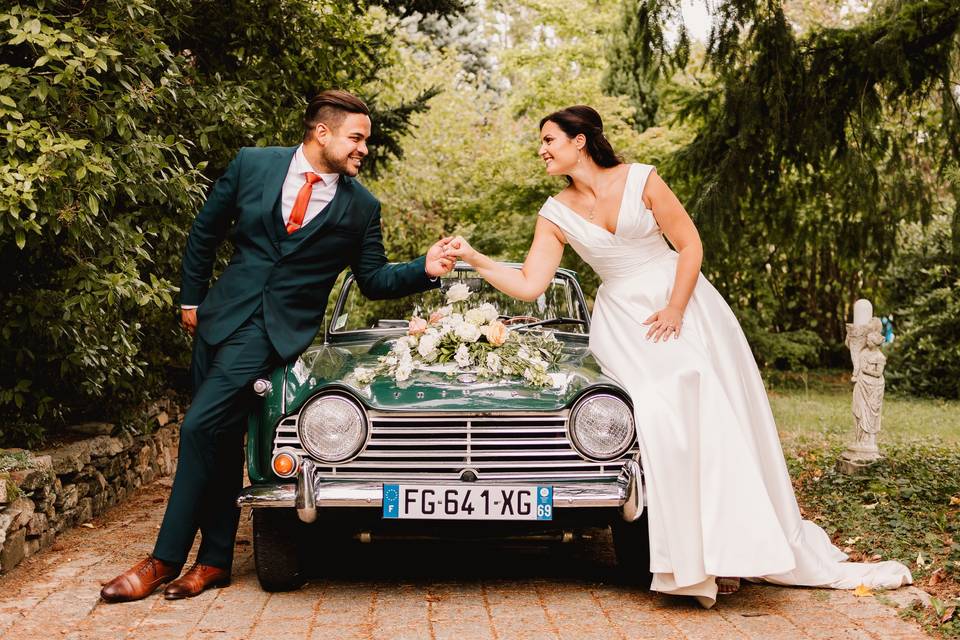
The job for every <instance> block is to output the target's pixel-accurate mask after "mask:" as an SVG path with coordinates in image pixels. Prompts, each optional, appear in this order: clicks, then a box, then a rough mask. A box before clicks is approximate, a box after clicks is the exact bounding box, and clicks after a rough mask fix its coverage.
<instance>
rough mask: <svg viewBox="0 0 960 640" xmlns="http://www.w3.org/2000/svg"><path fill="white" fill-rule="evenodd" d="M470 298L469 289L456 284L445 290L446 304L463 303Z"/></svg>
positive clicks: (461, 284)
mask: <svg viewBox="0 0 960 640" xmlns="http://www.w3.org/2000/svg"><path fill="white" fill-rule="evenodd" d="M469 297H470V287H468V286H467V285H465V284H463V283H462V282H458V283H457V284H455V285H453V286H452V287H450V288H449V289H447V304H453V303H455V302H463V301H464V300H466V299H467V298H469Z"/></svg>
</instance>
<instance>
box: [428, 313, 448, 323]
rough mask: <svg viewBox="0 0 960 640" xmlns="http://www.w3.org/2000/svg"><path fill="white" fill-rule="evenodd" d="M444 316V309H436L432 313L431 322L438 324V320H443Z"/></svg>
mask: <svg viewBox="0 0 960 640" xmlns="http://www.w3.org/2000/svg"><path fill="white" fill-rule="evenodd" d="M444 317H445V314H444V313H443V312H442V311H434V312H433V313H431V314H430V324H437V323H438V322H440V321H441V320H443V318H444Z"/></svg>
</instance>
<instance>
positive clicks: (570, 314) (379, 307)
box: [330, 267, 589, 336]
mask: <svg viewBox="0 0 960 640" xmlns="http://www.w3.org/2000/svg"><path fill="white" fill-rule="evenodd" d="M440 282H441V285H440V288H439V289H431V290H430V291H425V292H423V293H417V294H414V295H410V296H406V297H404V298H397V299H395V300H368V299H367V298H366V297H364V295H363V293H361V292H360V287H358V286H357V283H356V281H354V280H353V278H349V279H347V281H346V284H345V285H344V286H345V287H347V289H346V291H345V292H343V293H341V295H340V299H339V300H338V301H337V306H336V308H335V309H334V314H333V318H332V322H331V326H330V334H331V336H335V335H343V334H346V333H350V332H354V331H371V330H374V331H384V332H391V331H392V332H396V331H398V330H406V328H407V325H408V322H409V320H410V317H411V316H413V315H414V314H419V315H421V316H423V317H427V316H429V315H430V313H431V312H432V311H434V310H436V309H439V308H440V307H442V306H444V304H445V300H446V292H447V290H448V289H449V288H450V287H451V286H452V285H454V284H457V283H462V284H465V285H467V286H468V287H470V291H471V292H472V295H471V296H470V298H469V300H467V305H468V306H469V307H478V306H480V305H481V304H483V303H485V302H489V303H491V304H492V305H494V306H495V307H496V308H497V310H498V311H499V312H500V316H501V319H502V320H503V321H504V323H505V324H507V325H510V326H513V327H514V328H521V327H522V326H524V325H535V326H543V327H544V328H545V329H549V330H551V331H559V332H563V333H574V334H586V333H588V328H589V327H588V322H589V316H588V314H587V310H586V307H585V305H584V302H583V296H582V294H581V292H580V289H579V287H578V286H577V285H576V282H575V281H574V280H573V278H571V277H569V276H565V275H561V274H559V273H558V274H557V276H556V277H554V279H553V281H552V282H551V283H550V285H549V286H548V287H547V290H546V291H544V292H543V294H541V295H540V297H538V298H537V299H536V300H534V301H532V302H525V301H523V300H517V299H516V298H511V297H510V296H508V295H506V294H504V293H501V292H500V291H497V290H496V289H494V288H493V287H492V286H490V285H489V284H487V282H486V281H485V280H484V279H483V278H480V277H479V276H478V275H477V274H476V272H474V271H472V270H470V269H468V268H463V267H458V268H457V269H456V270H454V271H453V272H451V273H449V274H447V275H445V276H443V277H441V280H440Z"/></svg>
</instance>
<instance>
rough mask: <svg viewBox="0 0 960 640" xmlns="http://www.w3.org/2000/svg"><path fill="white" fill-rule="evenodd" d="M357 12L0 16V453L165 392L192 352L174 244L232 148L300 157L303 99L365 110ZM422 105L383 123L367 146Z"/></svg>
mask: <svg viewBox="0 0 960 640" xmlns="http://www.w3.org/2000/svg"><path fill="white" fill-rule="evenodd" d="M414 4H416V3H414ZM371 15H372V14H370V13H368V12H366V11H365V10H363V8H362V7H359V8H358V7H357V5H356V3H353V2H340V1H329V0H328V1H307V0H283V1H280V0H263V1H260V2H236V3H231V4H230V10H229V11H225V10H224V8H223V5H222V4H221V3H219V2H191V1H187V0H123V1H120V0H88V1H84V2H80V1H73V2H63V1H52V0H39V1H38V2H35V3H31V4H29V5H26V4H24V5H13V6H9V7H8V8H6V9H2V10H0V123H2V124H0V266H2V269H3V277H2V279H0V444H3V443H7V444H12V443H16V444H33V443H35V442H36V441H38V440H40V439H41V438H42V435H43V430H44V428H48V427H50V426H55V425H57V424H59V423H62V422H63V421H65V420H68V419H78V418H83V417H84V416H85V415H96V416H98V417H116V416H118V415H120V414H121V413H122V412H123V411H124V409H125V408H127V407H129V406H131V404H133V403H136V402H140V401H142V400H143V399H145V398H146V397H148V396H149V395H150V394H151V393H153V392H154V391H155V390H157V389H159V388H162V387H163V386H165V385H167V384H168V383H169V374H170V370H171V367H175V366H177V365H179V366H182V365H183V364H184V362H185V359H186V357H188V355H189V345H188V344H187V342H186V340H185V339H184V337H183V336H182V335H181V332H179V331H178V329H177V310H176V308H175V299H176V295H177V289H176V285H177V282H178V279H179V277H178V272H179V262H180V254H181V250H182V244H183V241H184V237H185V233H186V231H187V229H189V226H190V224H191V221H192V218H193V216H194V215H195V213H196V211H197V210H198V209H199V207H200V206H201V204H202V202H203V199H204V195H205V192H206V189H207V188H208V186H209V183H210V181H211V180H212V179H214V178H216V176H217V175H219V173H220V171H221V170H222V168H223V167H224V166H226V164H227V162H228V161H229V159H230V158H231V157H232V155H233V154H235V153H236V150H237V149H238V148H239V147H241V146H244V145H263V144H294V143H296V142H297V141H298V140H299V138H300V135H301V129H300V126H301V125H300V122H299V117H300V114H301V113H302V109H303V105H304V97H305V96H308V95H312V94H313V93H314V92H315V91H316V90H317V89H319V88H325V87H332V86H337V87H340V88H344V89H348V90H354V91H358V92H360V93H361V94H363V87H364V86H365V83H368V82H369V81H370V80H371V79H372V78H373V77H375V76H376V75H377V72H378V70H379V66H380V64H381V63H380V61H381V60H385V59H388V58H389V56H387V55H386V52H387V51H388V46H389V39H388V38H387V37H386V35H385V29H384V26H383V25H384V23H385V20H387V19H388V18H389V16H388V15H387V14H385V13H384V12H383V11H379V13H378V14H373V15H375V17H371ZM421 102H422V101H421ZM419 108H421V104H420V103H418V102H417V101H416V100H414V101H412V103H409V104H405V105H399V107H398V108H397V109H395V110H393V111H389V110H382V109H381V113H382V114H383V117H382V118H380V119H379V121H381V122H386V123H388V126H387V127H382V126H381V127H379V128H377V129H376V135H377V136H378V138H379V141H380V142H381V143H382V144H381V145H380V146H381V148H387V149H390V148H395V146H394V147H391V143H392V142H393V141H394V140H395V139H396V138H397V137H398V136H399V134H400V133H402V132H403V131H404V130H405V129H406V127H407V119H408V116H409V114H410V113H412V112H414V111H416V110H417V109H419ZM377 120H378V119H377V118H375V121H377ZM380 159H381V160H382V158H380Z"/></svg>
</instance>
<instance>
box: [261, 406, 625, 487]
mask: <svg viewBox="0 0 960 640" xmlns="http://www.w3.org/2000/svg"><path fill="white" fill-rule="evenodd" d="M568 413H569V412H567V411H562V412H558V413H548V414H544V413H539V414H533V413H526V414H498V415H492V416H491V415H470V414H444V415H430V414H395V413H378V412H371V413H370V414H369V417H370V439H369V441H368V443H367V447H366V449H364V451H363V452H362V453H361V454H360V455H359V456H357V457H356V458H355V459H353V460H352V461H350V462H347V463H344V464H340V465H336V466H331V465H321V464H320V463H318V466H317V476H318V477H320V478H327V479H331V480H332V479H340V480H348V479H349V480H375V481H376V480H393V481H401V480H415V481H456V480H459V479H460V473H461V472H462V471H463V470H465V469H472V470H473V471H475V472H476V474H477V477H478V479H479V480H481V481H484V480H503V481H512V480H535V481H546V480H600V479H610V480H615V479H616V477H617V474H618V473H619V472H620V469H621V467H622V466H623V462H624V460H627V459H629V458H630V457H631V456H633V454H634V453H635V452H636V451H637V446H636V444H634V446H633V447H631V449H630V450H629V451H628V452H627V453H626V454H624V455H623V456H622V457H620V458H619V459H617V460H613V461H610V462H604V463H598V462H590V461H588V460H584V459H583V458H582V457H581V456H580V454H578V453H577V452H576V450H575V449H574V448H573V445H572V444H571V442H570V439H569V438H568V437H567V430H566V423H567V416H568ZM273 447H274V452H276V450H277V449H278V448H280V447H284V448H288V449H293V450H295V451H297V452H298V453H299V454H300V455H302V456H304V457H307V456H308V454H307V453H306V452H305V451H304V450H303V448H302V447H301V445H300V440H299V438H298V436H297V417H296V416H290V417H289V418H286V419H284V420H283V421H282V422H281V423H280V426H279V427H278V428H277V432H276V436H275V438H274V441H273Z"/></svg>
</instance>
